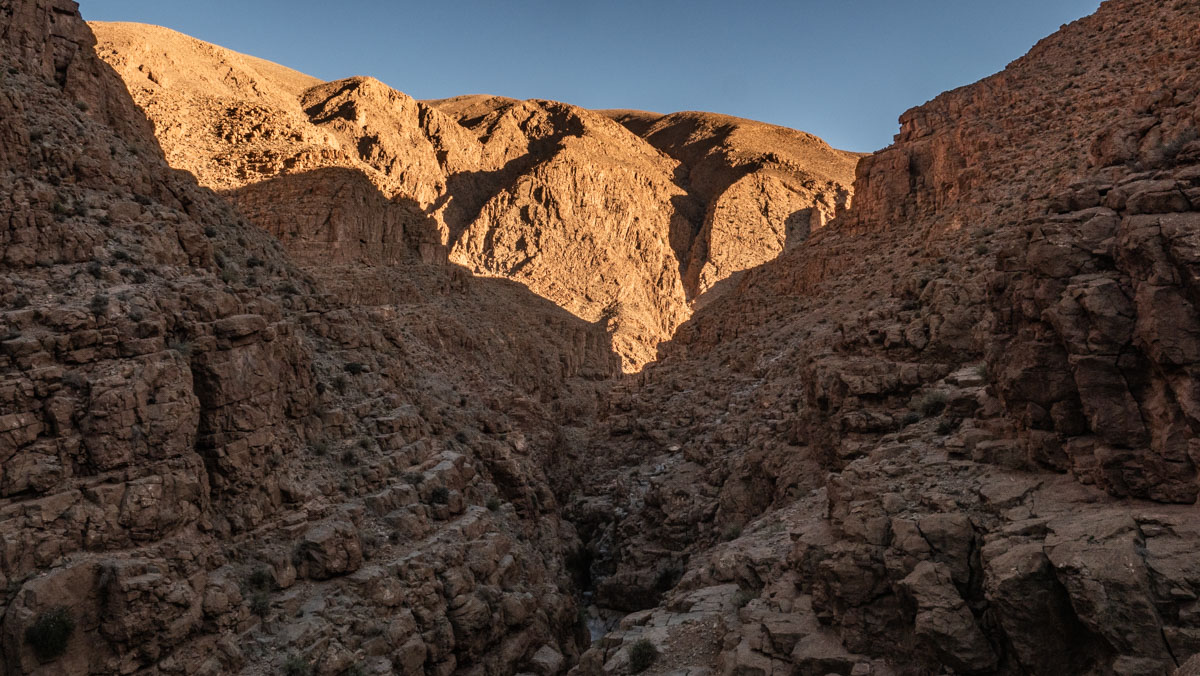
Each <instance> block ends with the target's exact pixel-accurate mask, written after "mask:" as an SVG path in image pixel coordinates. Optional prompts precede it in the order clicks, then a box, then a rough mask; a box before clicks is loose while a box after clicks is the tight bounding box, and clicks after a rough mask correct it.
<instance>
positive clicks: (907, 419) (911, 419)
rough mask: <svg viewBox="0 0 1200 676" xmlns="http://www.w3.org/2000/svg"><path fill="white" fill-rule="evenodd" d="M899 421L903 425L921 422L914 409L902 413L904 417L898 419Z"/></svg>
mask: <svg viewBox="0 0 1200 676" xmlns="http://www.w3.org/2000/svg"><path fill="white" fill-rule="evenodd" d="M900 422H901V423H902V424H903V425H904V426H905V427H908V426H909V425H915V424H917V423H918V422H921V416H920V415H919V414H918V413H917V412H916V411H909V412H908V413H905V414H904V417H903V418H901V419H900Z"/></svg>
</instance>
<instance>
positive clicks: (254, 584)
mask: <svg viewBox="0 0 1200 676" xmlns="http://www.w3.org/2000/svg"><path fill="white" fill-rule="evenodd" d="M246 584H247V585H249V587H250V588H251V589H259V590H262V591H270V590H272V589H274V588H275V576H274V575H271V571H270V570H269V569H268V568H267V567H266V566H260V567H258V568H255V569H254V572H253V573H250V575H249V576H248V577H247V578H246Z"/></svg>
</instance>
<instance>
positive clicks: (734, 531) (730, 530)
mask: <svg viewBox="0 0 1200 676" xmlns="http://www.w3.org/2000/svg"><path fill="white" fill-rule="evenodd" d="M741 536H742V527H741V526H739V525H738V524H736V523H731V524H729V525H727V526H725V527H724V528H722V529H721V540H723V541H724V542H729V541H730V540H736V539H738V538H739V537H741Z"/></svg>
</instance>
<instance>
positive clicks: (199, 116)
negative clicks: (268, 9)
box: [95, 23, 857, 370]
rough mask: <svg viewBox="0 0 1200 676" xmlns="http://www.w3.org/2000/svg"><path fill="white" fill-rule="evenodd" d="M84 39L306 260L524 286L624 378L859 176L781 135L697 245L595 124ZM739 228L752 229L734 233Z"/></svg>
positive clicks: (156, 117)
mask: <svg viewBox="0 0 1200 676" xmlns="http://www.w3.org/2000/svg"><path fill="white" fill-rule="evenodd" d="M95 29H96V31H97V34H98V35H99V40H100V52H99V53H100V55H101V57H102V58H104V59H105V60H107V61H108V62H109V63H111V64H112V65H113V67H114V68H115V69H116V70H117V71H118V72H119V73H120V74H121V75H122V77H123V78H124V79H125V81H126V83H127V84H128V86H129V89H130V92H131V93H132V95H133V97H134V99H135V100H136V101H138V103H139V104H141V105H142V106H143V108H145V110H146V111H147V114H148V115H149V117H150V118H151V120H153V121H154V123H155V126H156V129H157V131H158V134H159V138H160V140H161V142H162V143H163V145H164V146H165V147H167V148H168V159H169V160H170V161H171V162H172V164H173V166H176V167H178V168H183V169H187V170H189V171H192V172H193V173H195V174H196V176H197V177H198V178H199V180H200V182H201V184H202V185H206V186H209V187H212V188H214V189H217V190H222V191H226V192H227V193H228V194H230V195H231V197H232V198H233V200H234V202H235V203H236V204H237V206H238V208H239V209H240V210H241V211H242V212H243V213H245V214H246V215H247V217H249V218H250V220H251V221H253V222H254V223H256V224H258V225H260V226H261V227H264V228H266V229H267V230H268V231H270V232H272V233H273V234H275V235H276V236H278V237H279V238H280V239H281V240H282V241H283V242H284V243H285V245H286V246H287V247H288V249H289V251H291V252H293V253H294V254H295V255H296V256H298V257H300V259H301V260H303V261H308V262H313V263H321V264H324V263H325V262H327V261H329V260H330V259H331V258H332V260H335V261H339V262H370V263H374V264H392V263H396V262H403V261H405V260H407V259H408V258H411V257H414V256H417V257H420V258H421V259H422V260H424V261H427V262H436V261H441V260H447V259H448V260H449V261H450V262H452V263H456V264H459V265H462V266H464V267H466V268H468V269H470V270H472V271H473V272H475V273H477V274H484V275H488V276H496V277H504V278H508V279H513V280H516V281H519V282H521V283H522V284H524V285H526V286H528V287H529V288H530V289H532V290H533V291H534V292H535V293H537V294H539V295H541V296H543V297H545V298H548V299H550V300H552V301H553V302H555V303H556V304H558V305H559V306H560V307H563V308H565V309H567V310H568V311H569V312H571V313H572V314H575V315H576V316H578V317H580V318H582V319H584V320H586V321H589V322H603V323H604V324H605V325H606V326H607V328H608V330H609V332H610V333H611V334H612V336H613V338H612V340H613V345H614V347H615V349H616V350H617V353H618V354H619V355H620V356H621V358H622V360H623V364H624V366H625V368H626V369H627V370H636V369H638V368H640V367H641V366H642V365H643V364H645V363H647V362H649V361H652V360H653V359H654V358H655V357H656V355H657V352H656V348H657V345H658V344H659V343H660V342H662V341H664V340H666V339H669V338H670V336H671V335H672V334H673V333H674V331H675V328H676V327H677V326H678V325H679V324H680V323H682V322H683V321H684V320H686V319H687V317H688V316H689V315H690V312H691V300H692V299H693V298H694V297H695V296H697V295H699V294H701V293H703V292H704V291H707V290H708V289H709V288H711V287H712V285H713V284H715V283H716V282H717V281H719V280H720V279H723V278H725V277H727V276H729V275H730V274H732V273H733V272H735V271H737V270H741V269H744V268H746V267H750V266H752V265H754V264H758V263H761V262H763V261H765V260H768V259H769V258H771V257H773V256H774V255H777V254H778V252H779V251H781V250H782V248H783V244H784V241H785V239H786V238H787V237H788V232H790V233H791V235H790V236H791V237H792V239H793V241H797V240H799V239H801V238H802V237H803V236H804V235H805V234H806V233H807V229H808V227H809V221H810V220H811V218H810V216H809V213H810V212H809V210H808V209H810V208H811V207H812V206H813V204H815V203H816V202H817V201H820V202H821V205H822V206H821V209H823V210H824V211H825V212H826V213H832V211H833V210H834V209H835V208H836V205H837V203H838V199H839V197H838V195H839V194H842V197H841V198H840V199H842V201H843V203H844V201H845V197H844V193H845V192H846V191H847V190H848V189H849V184H850V177H851V174H852V172H853V166H854V162H855V161H856V160H857V157H855V156H852V155H849V154H845V153H839V152H837V151H833V150H831V149H829V148H828V146H826V145H825V144H824V143H823V142H821V141H819V140H818V139H816V138H815V137H811V136H808V135H805V134H801V133H799V132H790V133H791V134H792V135H793V136H792V137H788V138H784V139H783V140H784V141H786V142H788V143H791V144H793V145H795V146H796V147H797V150H796V152H795V153H793V155H792V159H793V160H796V159H798V158H799V161H798V162H793V163H792V164H784V163H780V162H782V160H780V162H777V163H775V164H773V165H771V166H772V170H771V171H770V172H768V173H769V174H770V176H772V177H774V178H771V179H770V180H767V181H766V182H765V183H764V182H763V180H762V177H760V178H759V179H747V180H748V181H749V183H747V188H746V189H745V190H744V191H742V192H743V193H744V194H743V198H742V199H740V200H732V199H730V200H727V201H728V202H729V204H725V203H722V204H721V205H716V204H715V203H714V204H713V205H712V210H717V211H718V212H719V213H721V214H725V216H723V217H721V218H718V219H717V220H718V222H719V223H721V225H719V226H718V227H717V234H710V231H711V230H712V229H713V226H712V225H711V224H707V223H706V222H705V217H704V213H705V208H706V205H708V204H709V203H710V202H714V201H715V200H714V198H713V196H709V195H707V194H692V193H691V192H689V190H690V187H689V180H688V179H687V173H688V170H687V169H683V168H681V166H680V165H679V162H678V158H676V159H675V160H673V159H672V158H670V157H665V156H663V155H662V154H661V153H660V152H659V151H658V150H657V149H656V148H655V147H653V146H651V145H649V144H647V143H646V142H645V141H643V140H642V139H640V138H639V137H637V136H636V135H634V134H632V133H630V132H629V131H627V130H626V129H624V128H623V127H621V126H620V125H617V124H614V123H613V122H612V121H610V120H609V119H607V118H606V117H605V116H603V115H600V114H598V113H594V112H592V111H587V110H584V109H581V108H577V107H575V106H569V105H566V104H562V103H557V102H552V101H516V100H513V99H507V98H503V97H490V96H464V97H456V98H454V99H446V100H442V101H431V102H421V101H414V100H413V99H411V98H409V97H408V96H406V95H404V94H402V93H400V92H397V91H395V90H392V89H390V88H388V87H386V86H385V85H383V84H382V83H380V82H378V81H375V80H371V79H369V78H351V79H347V80H340V81H337V82H331V83H316V82H314V81H311V79H309V80H306V79H305V78H304V76H300V75H298V74H295V73H293V72H291V71H287V70H286V69H283V68H281V67H278V66H276V67H274V68H267V67H265V66H262V65H261V64H262V62H260V61H258V60H255V59H250V58H249V57H245V56H242V55H240V54H236V53H234V52H230V51H228V50H224V49H222V48H220V47H216V46H214V45H209V44H206V43H203V42H200V41H197V40H194V39H192V38H188V37H186V36H183V35H180V34H178V33H175V32H173V31H169V30H167V29H163V28H157V27H153V26H143V25H137V24H106V23H98V24H95ZM698 133H700V134H709V133H716V131H715V130H714V129H705V130H704V131H703V132H698ZM781 133H782V132H781ZM806 144H807V145H806ZM734 145H735V146H736V143H735V144H734ZM801 146H804V147H808V146H820V147H822V148H823V149H824V151H825V154H824V155H822V156H821V159H822V160H823V161H827V162H828V163H829V164H830V166H831V167H832V168H833V169H832V170H831V171H832V172H833V174H836V179H832V178H829V177H826V173H828V172H827V171H826V167H824V166H823V165H822V167H821V169H820V170H819V171H818V175H819V176H820V177H821V179H820V180H818V179H816V178H813V177H812V176H810V175H809V174H807V173H805V171H806V167H807V165H806V164H805V161H806V160H807V159H809V158H805V157H802V156H803V152H802V151H801V150H800V148H801ZM749 154H752V153H747V155H749ZM731 158H732V155H730V156H729V157H726V156H721V157H720V158H718V159H716V160H715V162H716V164H720V163H721V162H725V161H730V162H732V159H731ZM776 159H779V158H778V156H776ZM753 162H760V163H761V161H760V160H756V159H754V158H750V157H746V158H739V159H738V160H737V162H736V166H735V165H734V164H731V165H730V171H732V172H733V173H747V171H746V170H745V169H743V165H745V166H748V165H749V164H750V163H753ZM712 163H713V162H712V161H710V162H708V164H712ZM710 171H712V170H710ZM821 172H826V173H821ZM692 173H695V172H692ZM763 175H764V176H766V174H763ZM831 176H832V174H831ZM780 181H782V182H783V183H780ZM784 183H786V184H787V186H790V187H786V188H785V187H784ZM839 191H840V192H839ZM783 194H786V195H788V196H789V197H790V199H789V200H786V201H785V200H774V201H772V200H771V199H770V198H771V196H772V195H783ZM767 202H771V206H770V208H767V207H766V204H767ZM747 210H758V211H761V212H762V213H761V214H758V216H757V217H756V218H755V219H753V220H746V221H745V222H744V223H743V224H741V226H740V227H736V228H735V227H733V225H732V223H733V221H732V220H731V219H732V218H733V217H735V216H737V214H738V213H741V212H745V211H747ZM708 220H712V219H708ZM801 222H802V226H803V227H799V226H797V224H798V223H801ZM789 224H790V225H789ZM710 252H711V253H710ZM701 270H703V271H704V272H703V274H701V272H700V271H701ZM701 280H703V282H701Z"/></svg>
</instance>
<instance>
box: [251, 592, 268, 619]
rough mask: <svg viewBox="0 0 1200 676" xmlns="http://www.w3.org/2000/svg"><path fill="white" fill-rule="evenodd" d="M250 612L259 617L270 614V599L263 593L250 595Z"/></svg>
mask: <svg viewBox="0 0 1200 676" xmlns="http://www.w3.org/2000/svg"><path fill="white" fill-rule="evenodd" d="M250 612H252V613H254V614H255V615H258V616H259V617H266V616H267V613H269V612H271V597H270V596H268V595H267V593H266V592H264V591H256V592H254V593H253V594H251V595H250Z"/></svg>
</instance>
